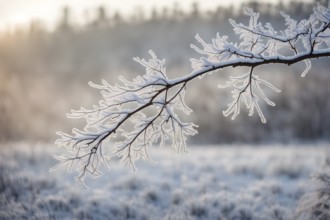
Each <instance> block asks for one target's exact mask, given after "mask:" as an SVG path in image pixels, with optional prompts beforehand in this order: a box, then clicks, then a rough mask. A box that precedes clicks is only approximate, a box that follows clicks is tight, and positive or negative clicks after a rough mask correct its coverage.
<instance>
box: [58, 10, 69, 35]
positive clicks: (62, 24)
mask: <svg viewBox="0 0 330 220" xmlns="http://www.w3.org/2000/svg"><path fill="white" fill-rule="evenodd" d="M59 28H60V29H61V30H69V29H71V10H70V8H69V7H68V6H65V7H64V8H63V9H62V15H61V18H60V21H59Z"/></svg>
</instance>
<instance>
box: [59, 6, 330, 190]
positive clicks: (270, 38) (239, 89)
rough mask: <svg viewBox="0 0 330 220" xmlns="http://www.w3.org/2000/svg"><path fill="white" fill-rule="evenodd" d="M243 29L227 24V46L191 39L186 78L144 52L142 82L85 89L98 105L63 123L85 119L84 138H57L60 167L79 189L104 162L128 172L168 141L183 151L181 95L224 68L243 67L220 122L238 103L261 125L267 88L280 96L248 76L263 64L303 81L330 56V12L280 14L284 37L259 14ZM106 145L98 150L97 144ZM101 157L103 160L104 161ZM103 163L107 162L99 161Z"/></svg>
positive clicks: (185, 129) (185, 126) (187, 129)
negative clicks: (95, 92)
mask: <svg viewBox="0 0 330 220" xmlns="http://www.w3.org/2000/svg"><path fill="white" fill-rule="evenodd" d="M244 12H245V14H246V15H247V16H249V17H250V20H249V23H248V24H241V23H237V22H235V21H234V20H230V23H231V25H232V26H233V28H234V31H235V33H236V34H237V35H239V37H240V42H238V43H234V42H230V41H229V40H228V37H227V36H220V34H217V36H216V37H215V38H214V39H212V42H211V43H207V42H205V41H204V40H203V39H202V38H201V37H200V36H199V35H196V39H197V41H198V42H199V43H200V46H195V45H191V47H192V48H193V49H194V50H195V51H196V52H197V53H199V54H201V56H202V57H201V58H200V59H198V60H197V59H191V65H192V68H193V71H192V72H191V73H190V74H188V75H186V76H183V77H180V78H176V79H169V78H168V77H167V75H166V69H165V68H164V63H165V60H160V59H158V58H157V57H156V55H155V54H154V53H153V52H152V51H150V54H151V59H150V60H148V61H146V60H144V59H140V58H135V61H137V62H138V63H140V64H141V65H142V66H144V67H145V69H146V74H145V75H143V76H138V77H137V78H135V79H134V80H133V81H129V80H126V79H124V78H120V82H119V83H118V84H115V85H110V84H108V83H107V82H106V81H102V84H101V85H96V84H94V83H90V85H91V86H92V87H94V88H96V89H99V90H101V94H102V96H103V99H102V100H101V101H100V102H99V104H98V105H97V106H94V107H93V108H92V109H91V110H87V109H85V108H81V109H80V110H77V111H72V112H71V114H68V117H69V118H84V119H85V120H86V122H87V124H86V127H85V128H84V130H78V129H73V131H72V134H66V133H62V132H58V135H60V138H59V139H58V140H57V142H56V143H57V144H58V145H59V146H64V147H66V148H67V149H68V151H69V153H70V154H69V155H61V156H55V158H56V159H58V160H59V161H60V163H59V165H62V164H68V165H69V170H75V171H78V173H79V174H78V176H77V180H78V181H79V182H80V183H82V184H84V183H83V180H84V177H85V176H86V175H87V174H90V175H93V176H98V175H100V174H101V171H100V169H99V166H100V164H104V165H105V166H106V167H108V165H107V160H108V159H109V157H110V158H111V157H113V156H118V157H120V158H121V161H122V162H123V163H127V164H129V165H130V166H132V167H133V169H135V168H134V167H135V166H134V162H135V161H136V160H137V159H139V158H142V159H145V160H150V157H149V153H148V150H149V147H150V146H151V145H152V144H161V145H163V144H165V143H168V141H171V143H172V145H173V146H174V147H175V149H176V150H177V151H185V150H186V138H187V136H189V135H194V134H196V133H197V131H196V130H195V127H196V125H194V124H193V123H186V122H183V121H182V120H181V119H180V117H179V115H178V113H179V112H180V111H181V112H183V113H185V114H189V113H190V112H191V109H189V107H187V105H186V104H185V102H184V95H185V92H186V87H187V85H188V84H189V82H190V81H191V80H193V79H195V78H196V77H202V76H204V75H205V74H206V73H212V72H213V71H215V70H218V69H223V68H226V67H249V71H248V72H247V73H244V74H242V75H240V76H231V77H230V78H229V80H228V81H227V82H226V83H225V84H224V85H222V86H219V87H220V88H231V89H232V97H233V101H232V102H231V103H229V104H228V108H227V110H225V111H224V112H223V114H224V115H225V116H231V118H232V119H235V118H236V117H237V116H238V115H239V113H240V109H241V103H244V105H245V106H246V108H247V109H248V110H249V115H250V116H252V115H253V114H254V112H255V111H256V112H257V113H258V115H259V117H260V119H261V121H262V122H263V123H265V122H266V118H265V116H264V114H263V112H262V108H261V106H260V102H261V101H263V102H265V103H266V104H268V105H270V106H275V103H274V102H272V101H271V100H270V99H269V98H268V97H267V96H266V93H265V92H264V88H269V89H271V90H273V91H275V92H279V91H280V90H279V89H277V88H276V87H275V86H273V85H272V84H271V83H270V82H267V81H266V80H264V79H261V78H260V77H259V76H258V75H256V74H255V70H256V69H257V67H258V66H261V65H266V64H270V63H274V64H287V65H291V64H294V63H298V62H304V63H305V65H306V68H305V70H304V71H303V73H302V77H304V76H305V75H306V74H307V72H308V71H309V70H310V68H311V59H314V58H320V57H328V56H330V48H329V45H330V30H329V26H330V9H329V7H328V8H326V7H323V6H321V5H318V6H317V7H315V8H314V11H313V14H312V15H311V16H310V17H309V18H308V19H304V20H302V21H300V22H297V21H295V20H294V19H292V18H290V16H289V15H287V14H285V13H284V12H281V15H282V16H283V18H284V22H285V25H286V29H285V30H281V31H277V30H275V29H274V28H273V27H272V25H271V24H270V23H266V24H265V25H264V24H262V23H261V22H259V21H258V18H259V13H256V12H254V11H253V10H252V9H246V10H245V11H244ZM106 141H108V142H109V144H108V145H107V146H106V149H104V148H105V146H104V142H106ZM106 151H107V153H106ZM106 155H107V156H106Z"/></svg>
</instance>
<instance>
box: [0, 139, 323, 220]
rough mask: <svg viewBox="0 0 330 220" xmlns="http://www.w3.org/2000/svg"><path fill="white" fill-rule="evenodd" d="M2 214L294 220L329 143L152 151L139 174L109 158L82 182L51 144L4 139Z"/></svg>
mask: <svg viewBox="0 0 330 220" xmlns="http://www.w3.org/2000/svg"><path fill="white" fill-rule="evenodd" d="M2 145H3V146H2V148H1V154H0V174H1V176H0V219H118V220H120V219H232V220H234V219H235V220H238V219H241V220H247V219H251V220H252V219H265V220H267V219H283V220H284V219H295V218H296V213H297V207H298V203H299V199H300V198H301V197H302V196H303V195H304V194H306V192H308V191H309V190H311V186H310V185H311V182H310V176H311V174H313V173H315V172H319V171H321V170H322V169H324V164H325V161H326V158H327V151H328V148H329V146H328V144H317V145H313V144H310V145H306V146H305V145H304V146H298V145H297V146H293V145H289V146H280V145H279V146H277V145H276V146H274V145H273V146H257V147H254V146H221V147H215V146H205V147H190V148H189V150H190V151H189V153H187V154H176V152H175V151H174V150H172V149H170V148H157V147H155V148H153V149H152V150H151V155H152V158H153V160H154V161H155V162H156V163H155V164H148V163H146V162H138V163H137V168H138V170H137V173H135V174H134V173H132V171H131V169H130V168H128V167H123V166H122V165H121V164H120V163H119V161H116V160H112V161H111V162H110V165H111V170H104V175H103V176H102V177H100V178H98V179H87V181H86V183H87V185H88V186H89V187H90V188H89V190H85V189H83V188H82V187H80V186H77V185H75V182H74V179H73V176H74V174H68V173H67V172H66V169H65V168H64V167H60V168H59V169H57V170H56V171H55V172H51V173H50V172H49V168H50V167H52V166H53V165H55V163H56V161H55V160H54V159H53V158H52V154H54V153H59V150H62V149H57V148H56V147H55V146H53V145H51V144H50V145H47V144H37V145H33V147H32V145H29V144H23V143H20V144H2Z"/></svg>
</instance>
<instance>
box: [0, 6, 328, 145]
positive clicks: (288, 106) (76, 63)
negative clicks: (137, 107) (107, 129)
mask: <svg viewBox="0 0 330 220" xmlns="http://www.w3.org/2000/svg"><path fill="white" fill-rule="evenodd" d="M317 2H319V3H321V4H324V5H326V4H327V1H326V0H323V1H314V2H311V3H302V2H297V1H295V2H293V1H292V2H290V3H286V4H283V2H280V3H278V4H277V5H275V6H274V5H273V4H270V3H261V2H259V1H258V2H257V1H250V2H249V3H245V4H242V5H241V6H240V7H235V8H234V7H221V6H217V5H215V7H214V10H211V11H202V10H200V5H199V4H197V3H193V4H192V5H191V9H190V11H189V12H184V10H182V9H181V8H180V6H179V4H174V5H173V7H167V8H162V9H154V10H152V12H151V16H145V13H144V10H143V8H142V7H141V8H139V9H137V10H136V11H135V13H134V14H133V15H132V16H130V17H124V16H123V15H121V13H120V12H117V11H111V9H108V8H106V7H104V6H102V5H101V6H100V7H98V8H95V9H93V10H94V12H93V13H92V15H88V17H86V22H85V23H84V24H80V25H77V24H76V22H75V20H74V18H73V16H72V13H71V11H72V9H71V8H69V7H63V9H62V12H61V14H62V15H61V17H60V18H59V19H58V22H57V24H56V27H55V28H54V29H53V30H49V29H48V28H47V27H46V26H45V25H44V24H43V21H41V20H36V21H32V22H31V23H30V24H29V25H28V26H25V27H20V28H17V29H15V30H11V31H2V32H1V33H0V141H20V140H30V141H40V140H42V141H54V140H55V139H56V138H57V137H56V135H55V132H56V131H58V130H61V131H65V132H70V130H71V129H72V128H73V127H78V128H82V127H83V126H84V121H79V120H72V119H67V118H66V116H65V114H66V113H67V112H69V111H70V110H71V109H79V108H80V107H81V106H83V107H85V108H91V107H92V105H93V104H97V103H98V101H99V100H100V99H101V96H100V94H99V91H97V90H95V89H93V88H90V87H89V86H88V84H87V83H88V82H89V81H93V82H94V83H100V82H101V80H102V79H105V80H107V81H108V82H109V83H110V84H114V83H116V82H118V77H119V76H120V75H123V76H125V77H126V78H128V79H133V78H134V77H136V76H137V75H142V74H144V68H143V67H141V66H140V65H139V64H137V63H135V62H134V61H133V59H132V58H133V57H135V56H139V57H141V58H146V59H148V58H149V55H148V53H147V52H148V50H149V49H152V50H153V51H155V52H156V54H157V56H158V57H159V58H166V67H167V73H168V75H169V76H170V77H171V78H173V77H178V76H183V75H186V74H189V73H190V72H191V68H190V62H189V58H198V55H197V54H196V53H195V52H194V51H193V50H192V49H190V44H191V43H193V44H197V42H196V40H195V39H194V36H195V34H196V33H199V34H200V35H201V37H202V38H203V39H204V40H205V41H207V42H210V41H211V39H212V38H213V37H215V35H216V33H217V32H219V33H220V35H228V36H229V38H230V39H231V40H232V41H238V40H239V39H237V37H236V36H234V33H233V30H232V27H231V26H230V24H229V22H228V18H234V19H235V20H236V21H238V22H243V23H247V22H248V17H246V16H244V15H243V13H242V12H243V8H244V7H251V8H253V9H254V10H256V11H259V12H260V13H261V21H262V22H271V23H272V24H273V26H274V27H276V28H278V29H283V28H284V22H283V18H282V17H281V16H280V14H279V12H280V11H281V10H282V11H285V12H286V13H288V14H289V15H291V16H292V17H293V18H295V19H297V20H300V19H303V18H307V17H308V16H309V15H310V14H311V13H312V8H313V5H315V4H316V3H317ZM86 16H87V15H86ZM312 64H313V66H312V70H311V71H310V73H309V74H308V75H307V76H306V77H305V78H301V77H300V73H301V72H302V71H303V69H304V68H305V66H304V63H299V64H296V65H293V66H290V67H288V66H284V65H267V66H264V67H259V68H258V69H256V73H257V74H258V75H260V76H261V77H263V78H266V79H268V80H270V82H272V83H273V84H274V85H275V86H276V87H278V88H280V89H281V90H282V92H281V93H279V94H277V93H272V94H270V96H269V97H271V98H272V100H273V101H274V102H275V103H276V107H275V108H273V107H270V106H267V105H264V106H263V110H264V112H265V116H266V118H267V119H268V122H267V124H262V123H261V122H260V119H259V118H258V116H257V115H255V116H253V117H249V116H248V115H247V114H246V112H242V113H241V115H240V116H239V117H238V118H237V119H236V120H234V121H232V120H231V119H230V118H226V117H224V116H223V115H222V111H223V110H225V109H226V106H227V104H228V103H229V102H230V100H231V94H230V91H228V90H222V89H221V90H220V89H219V88H218V85H219V84H224V83H225V81H226V80H227V79H228V76H229V75H233V74H238V73H241V72H242V71H245V70H244V69H242V68H235V69H233V68H228V69H225V70H220V71H217V72H215V73H213V74H212V75H207V76H205V77H204V78H203V79H201V80H199V79H196V80H194V81H193V82H192V83H190V84H189V85H188V88H187V89H188V90H187V97H186V101H187V104H188V106H190V107H191V108H192V109H193V111H194V112H193V113H192V114H191V115H190V116H188V117H186V119H185V120H189V121H193V122H194V123H195V124H197V125H199V128H198V131H199V134H198V135H196V136H194V137H192V138H190V143H195V144H218V143H231V142H283V143H287V142H292V141H314V140H329V139H330V120H329V117H330V98H329V97H330V87H329V84H330V74H329V67H330V66H329V60H328V59H319V60H313V61H312Z"/></svg>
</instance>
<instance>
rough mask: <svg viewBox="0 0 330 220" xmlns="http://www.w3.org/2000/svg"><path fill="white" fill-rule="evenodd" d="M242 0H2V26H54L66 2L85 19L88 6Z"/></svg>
mask: <svg viewBox="0 0 330 220" xmlns="http://www.w3.org/2000/svg"><path fill="white" fill-rule="evenodd" d="M243 1H247V0H230V1H228V0H0V30H4V29H8V28H13V27H15V26H17V25H18V26H20V25H21V26H22V25H26V24H29V23H30V22H31V20H41V21H43V22H44V23H45V24H46V25H48V26H52V25H53V24H54V23H55V22H56V21H57V20H58V19H59V16H60V10H61V9H62V8H63V7H64V6H69V7H70V9H72V13H73V16H75V20H77V21H82V18H83V17H84V13H85V14H86V11H87V10H91V9H93V8H94V9H95V8H97V7H99V6H100V5H103V6H105V7H106V8H107V9H108V12H109V14H113V13H114V12H115V11H119V12H120V13H121V14H122V15H124V16H125V15H126V16H127V15H129V14H132V13H133V12H134V10H136V9H137V8H138V7H143V8H144V10H145V11H146V12H147V13H148V12H150V9H152V8H158V9H159V8H162V7H164V6H166V7H169V8H172V7H173V5H174V3H175V2H177V3H178V4H179V5H180V7H181V9H183V10H184V11H189V10H191V5H192V3H193V2H197V3H198V4H199V6H200V8H201V9H202V10H213V9H214V7H215V5H224V6H228V5H229V4H231V3H235V4H240V3H241V2H243ZM263 1H267V2H277V1H278V0H263ZM284 2H285V1H284ZM91 16H92V15H91Z"/></svg>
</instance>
